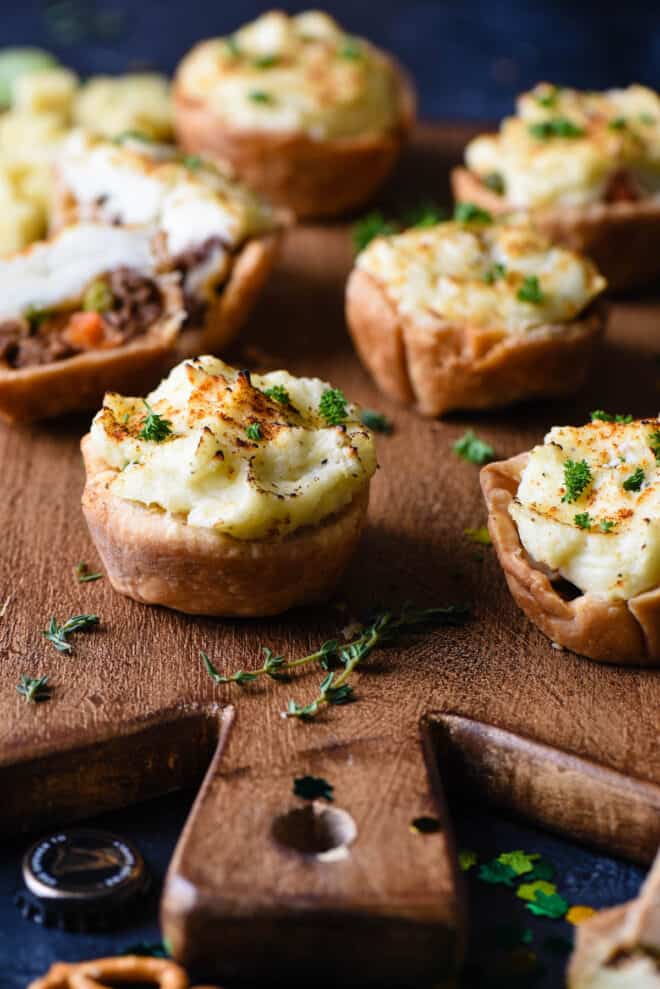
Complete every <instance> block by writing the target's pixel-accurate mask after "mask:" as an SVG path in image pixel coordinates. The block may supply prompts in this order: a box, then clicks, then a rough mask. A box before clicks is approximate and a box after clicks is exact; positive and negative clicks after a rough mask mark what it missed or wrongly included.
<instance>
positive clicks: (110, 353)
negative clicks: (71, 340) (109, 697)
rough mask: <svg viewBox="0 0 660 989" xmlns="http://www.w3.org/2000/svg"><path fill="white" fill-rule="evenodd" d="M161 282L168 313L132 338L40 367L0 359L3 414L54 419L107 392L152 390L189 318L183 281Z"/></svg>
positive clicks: (14, 419)
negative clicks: (123, 342) (19, 365)
mask: <svg viewBox="0 0 660 989" xmlns="http://www.w3.org/2000/svg"><path fill="white" fill-rule="evenodd" d="M158 284H159V288H160V290H161V292H162V293H163V301H164V311H163V314H162V316H161V317H160V319H158V320H157V321H156V322H155V323H154V325H153V326H152V327H150V328H149V330H147V332H146V333H144V334H143V335H141V336H139V337H137V338H136V339H134V340H131V341H129V343H126V344H123V345H121V346H118V347H112V348H108V349H106V350H89V351H86V352H84V353H80V354H76V355H75V356H73V357H67V358H65V359H64V360H59V361H53V362H52V363H50V364H37V365H35V366H34V367H24V368H12V367H9V366H8V365H7V364H6V363H5V362H3V361H0V416H1V417H2V418H3V419H6V420H7V421H8V422H31V421H33V420H37V419H49V418H52V417H54V416H59V415H65V414H67V413H72V412H84V411H87V410H89V409H93V408H95V407H97V406H98V405H99V403H100V402H101V401H102V400H103V396H104V394H105V393H106V392H107V391H119V390H120V389H125V390H126V391H131V392H133V393H135V394H140V393H142V392H144V391H148V390H149V389H150V388H151V387H152V386H153V385H154V384H155V383H156V382H157V381H159V380H160V378H161V377H162V376H163V374H164V372H165V371H166V370H167V369H168V368H169V367H171V365H172V363H173V355H174V354H175V353H176V350H175V348H176V343H177V338H178V334H179V329H180V326H181V322H182V320H183V318H184V311H183V299H182V297H181V291H180V289H179V286H178V284H177V283H176V282H175V281H174V280H173V279H171V278H169V277H167V276H165V277H163V278H160V279H158Z"/></svg>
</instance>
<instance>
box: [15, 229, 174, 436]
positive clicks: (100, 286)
mask: <svg viewBox="0 0 660 989" xmlns="http://www.w3.org/2000/svg"><path fill="white" fill-rule="evenodd" d="M184 318H185V312H184V306H183V298H182V293H181V289H180V286H179V279H178V278H177V276H176V275H173V274H170V273H166V272H163V271H162V268H161V265H160V260H159V256H158V250H157V244H156V243H155V242H154V238H153V236H152V234H151V233H150V232H149V231H148V230H146V229H127V228H122V227H113V226H107V225H102V224H98V223H80V224H76V225H74V226H70V227H66V228H64V229H63V230H62V231H61V232H60V233H59V234H58V235H57V236H55V237H53V238H52V239H51V240H49V241H41V242H39V243H37V244H33V245H32V246H30V247H27V248H25V249H24V250H23V251H22V252H20V253H19V254H17V255H14V256H13V257H12V258H10V259H9V260H7V261H4V262H2V263H0V415H2V416H3V417H5V418H6V419H9V420H30V419H41V418H47V417H49V416H54V415H60V414H62V413H65V412H76V411H80V410H83V409H88V408H90V407H93V405H94V404H97V403H98V402H99V401H100V399H101V397H102V396H103V393H104V392H105V391H106V390H107V389H109V388H110V389H112V388H117V387H119V386H120V385H121V386H126V385H127V384H128V383H132V384H133V385H134V386H135V388H143V387H145V386H148V384H149V383H150V382H152V381H154V380H157V379H158V377H159V376H160V374H162V372H163V369H164V368H166V367H167V366H168V364H169V363H171V355H172V353H173V350H174V348H175V346H176V340H177V336H178V333H179V330H180V327H181V324H182V322H183V320H184Z"/></svg>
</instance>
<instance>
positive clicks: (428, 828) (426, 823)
mask: <svg viewBox="0 0 660 989" xmlns="http://www.w3.org/2000/svg"><path fill="white" fill-rule="evenodd" d="M410 830H411V831H412V832H413V834H437V832H438V831H442V824H441V823H440V821H439V820H438V818H437V817H416V818H414V820H412V821H411V822H410Z"/></svg>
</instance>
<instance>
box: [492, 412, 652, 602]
mask: <svg viewBox="0 0 660 989" xmlns="http://www.w3.org/2000/svg"><path fill="white" fill-rule="evenodd" d="M624 418H628V417H624ZM567 465H568V466H567ZM584 465H586V470H585V467H584ZM509 512H510V514H511V517H512V518H513V519H514V521H515V523H516V525H517V527H518V532H519V534H520V539H521V542H522V544H523V546H524V547H525V549H526V550H527V552H528V553H529V555H530V557H532V559H533V560H535V561H536V562H537V563H540V564H542V565H544V566H546V567H548V568H550V570H552V571H556V572H557V573H558V574H560V575H561V576H562V577H564V578H566V579H567V580H569V581H571V583H573V584H575V585H576V587H578V588H579V589H580V590H581V591H583V592H585V593H586V592H590V593H592V594H595V595H598V596H599V597H605V598H611V599H624V600H627V599H628V598H631V597H634V596H635V595H636V594H641V593H643V592H644V591H648V590H651V589H652V588H655V587H657V586H658V584H660V419H645V420H641V421H636V422H632V421H631V422H606V421H602V420H598V421H594V422H592V423H589V424H588V425H586V426H582V427H574V426H555V427H554V429H552V430H551V431H550V432H549V433H548V435H547V436H546V437H545V441H544V444H543V445H542V446H537V447H535V448H534V449H533V450H532V451H531V453H530V455H529V460H528V462H527V465H526V467H525V469H524V470H523V473H522V477H521V479H520V485H519V488H518V492H517V495H516V497H515V499H514V500H513V501H512V502H511V504H510V506H509Z"/></svg>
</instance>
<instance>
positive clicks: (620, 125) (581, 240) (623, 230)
mask: <svg viewBox="0 0 660 989" xmlns="http://www.w3.org/2000/svg"><path fill="white" fill-rule="evenodd" d="M465 162H466V166H465V167H464V168H457V169H455V170H454V172H453V174H452V184H453V189H454V195H455V196H456V198H457V199H467V200H470V201H472V202H475V203H477V204H479V205H480V206H482V207H483V208H485V209H488V210H490V211H491V212H492V213H494V214H495V213H505V212H511V211H517V212H519V211H525V212H527V213H528V214H529V215H530V217H531V218H532V219H533V220H534V223H535V224H536V225H537V226H538V227H539V228H540V229H541V230H543V231H544V232H545V233H547V234H548V236H549V237H550V238H551V239H552V240H554V241H556V242H558V243H562V244H566V245H567V246H568V247H571V248H573V249H574V250H577V251H583V252H584V253H585V254H587V255H588V256H589V257H591V258H592V259H593V260H594V261H595V262H596V264H597V265H598V267H599V269H600V271H601V272H602V273H603V275H604V276H605V278H606V279H607V281H608V285H609V287H610V288H611V289H625V288H629V287H631V286H634V285H641V284H644V283H646V282H649V281H651V280H652V279H654V278H656V277H657V276H658V275H659V274H660V96H659V95H658V93H657V92H654V91H653V90H651V89H648V88H646V87H645V86H638V85H633V86H628V87H627V88H625V89H611V90H607V91H606V92H601V93H595V92H581V91H579V90H576V89H568V88H562V87H560V86H553V85H550V84H548V83H541V84H540V85H538V86H536V87H535V88H534V89H533V90H531V92H528V93H524V94H523V95H522V96H520V97H519V99H518V102H517V108H516V115H515V116H514V117H508V118H507V119H506V120H504V121H503V123H502V125H501V127H500V130H499V133H497V134H484V135H482V136H480V137H477V138H475V139H474V140H473V141H471V142H470V143H469V144H468V146H467V149H466V152H465Z"/></svg>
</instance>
